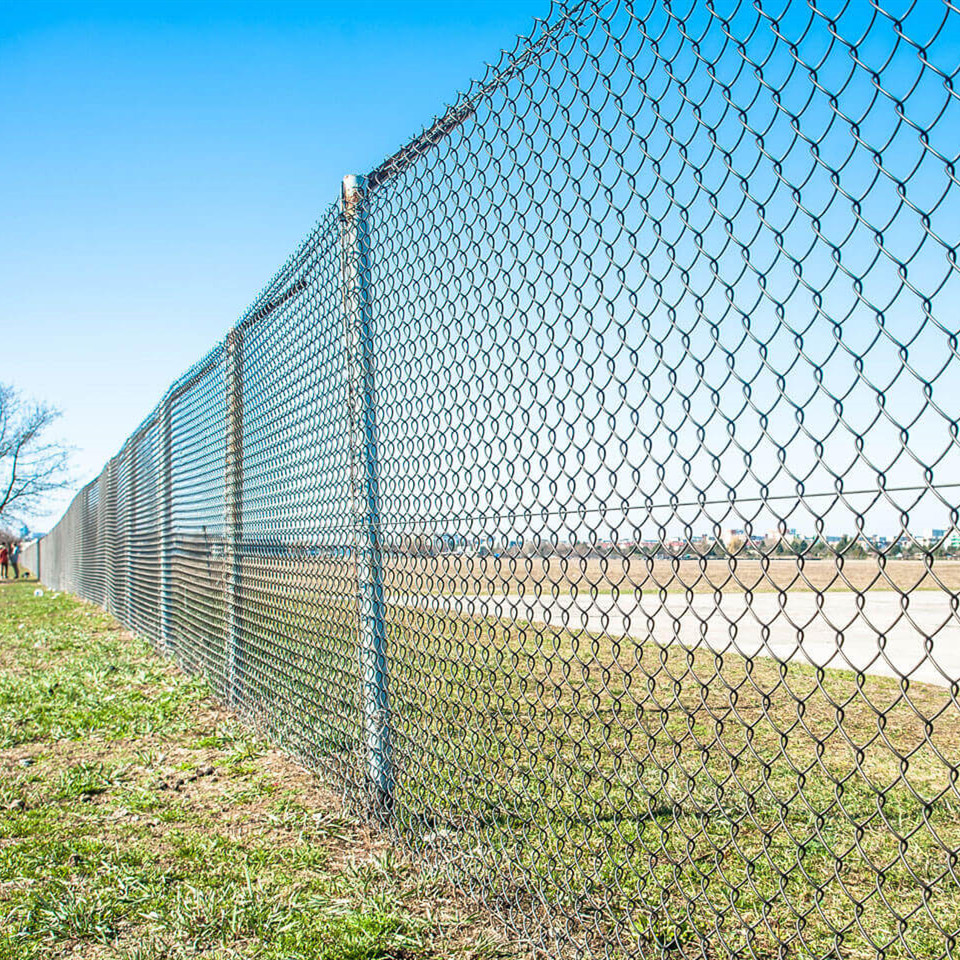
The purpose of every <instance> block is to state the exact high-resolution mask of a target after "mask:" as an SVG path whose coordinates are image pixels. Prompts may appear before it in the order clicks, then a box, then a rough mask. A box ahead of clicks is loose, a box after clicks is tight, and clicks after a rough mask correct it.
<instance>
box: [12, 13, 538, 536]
mask: <svg viewBox="0 0 960 960" xmlns="http://www.w3.org/2000/svg"><path fill="white" fill-rule="evenodd" d="M548 9H549V3H548V2H547V0H446V2H439V0H403V2H401V0H394V2H389V0H386V2H362V0H361V2H355V3H352V4H345V3H339V2H337V3H335V2H325V0H318V2H314V3H289V2H288V3H281V2H271V3H259V2H258V3H186V2H184V3H99V4H98V3H83V4H80V3H75V4H54V3H48V4H44V3H38V2H31V3H2V2H0V143H2V144H3V147H2V149H0V222H2V228H0V333H2V340H0V358H2V365H0V380H3V381H5V382H11V383H13V384H14V385H16V386H18V387H20V388H21V389H22V390H23V391H24V392H25V393H27V394H30V395H33V396H36V397H37V398H40V399H43V400H46V401H49V402H51V403H53V404H55V405H56V406H58V407H59V408H60V409H61V410H62V411H63V414H64V416H63V420H62V421H61V423H60V427H59V429H60V433H61V434H62V436H63V437H64V438H66V439H67V440H68V441H69V442H71V443H73V444H74V445H76V447H77V455H76V475H77V480H78V484H77V486H79V485H80V483H82V482H85V481H87V480H89V479H91V478H92V477H93V476H95V475H96V474H97V473H98V472H99V470H100V468H101V467H102V465H103V463H104V462H105V461H106V460H107V459H108V458H109V457H110V456H112V455H113V454H114V453H116V451H117V450H118V449H119V447H120V445H121V444H122V442H123V440H124V438H125V437H126V436H127V435H128V434H129V433H130V432H131V431H132V430H133V429H134V428H135V427H136V425H137V424H138V423H139V422H140V420H141V419H142V418H143V417H144V416H145V415H146V414H147V413H148V412H149V411H150V410H151V409H152V407H153V406H154V404H155V403H156V401H157V400H158V399H159V398H160V396H161V394H162V393H163V391H164V390H165V388H166V387H167V385H168V384H169V383H170V382H171V381H172V380H173V379H175V378H176V377H177V376H178V375H179V374H180V373H181V372H183V370H184V369H186V368H187V367H188V366H189V365H190V364H191V363H192V362H193V361H194V360H196V359H197V358H199V357H200V356H201V354H203V353H204V352H205V351H206V350H207V349H208V348H209V347H210V346H212V345H213V343H214V342H215V341H216V340H218V339H219V338H220V337H221V336H222V335H223V334H224V332H225V331H226V329H227V328H228V327H229V326H230V324H231V323H232V322H233V321H234V320H235V319H236V318H237V317H238V315H239V314H240V313H241V312H242V311H243V309H244V307H246V306H247V304H248V303H249V302H250V301H251V300H252V299H253V297H254V295H255V294H256V293H257V291H258V290H259V289H260V287H261V286H262V285H263V283H264V282H266V281H267V280H268V279H269V278H270V276H271V275H272V273H273V272H274V270H275V269H276V268H277V267H279V266H280V264H281V263H282V262H283V261H284V259H285V258H286V257H287V255H288V254H289V253H290V252H292V250H293V249H294V247H295V246H296V245H297V243H298V242H299V240H300V239H301V238H302V236H303V235H304V234H306V232H307V231H308V230H309V228H310V227H311V225H312V224H313V222H314V221H315V220H316V218H317V217H318V215H319V213H320V211H321V210H322V209H323V208H324V207H326V206H327V204H329V203H330V202H331V201H333V200H334V199H335V198H336V197H337V194H338V190H339V184H340V180H341V178H342V176H343V175H344V174H345V173H352V172H361V173H362V172H366V171H368V170H370V169H372V168H373V167H374V166H376V165H377V163H378V162H379V161H380V160H382V159H383V158H384V157H386V156H388V155H389V154H391V153H392V152H393V151H394V150H396V149H397V147H399V146H400V145H401V144H402V143H404V142H405V141H406V140H408V139H409V138H410V137H411V136H413V135H414V134H416V133H417V132H418V131H419V130H420V129H421V128H422V127H423V126H424V125H425V124H427V123H429V122H430V120H431V118H432V117H433V116H434V115H435V114H436V113H438V112H442V110H443V108H444V106H445V104H447V103H449V102H451V101H452V100H453V99H454V98H455V96H456V93H457V91H458V90H462V89H465V88H466V86H467V85H468V84H469V82H470V80H471V79H473V78H476V77H479V76H481V75H482V74H483V71H484V63H485V61H488V60H496V59H497V57H498V54H499V51H500V49H501V48H502V47H512V45H513V43H514V40H515V37H516V35H517V34H518V33H529V31H530V28H531V26H532V23H533V17H534V16H544V15H545V14H546V13H547V11H548ZM68 499H69V498H65V499H64V500H62V501H60V502H57V503H55V504H52V505H51V513H50V516H49V517H48V518H44V520H43V522H42V523H39V524H38V526H44V525H45V524H46V523H48V522H49V521H50V520H52V519H55V518H56V517H57V516H58V515H59V513H60V512H61V510H62V509H63V507H64V506H65V505H66V502H67V500H68Z"/></svg>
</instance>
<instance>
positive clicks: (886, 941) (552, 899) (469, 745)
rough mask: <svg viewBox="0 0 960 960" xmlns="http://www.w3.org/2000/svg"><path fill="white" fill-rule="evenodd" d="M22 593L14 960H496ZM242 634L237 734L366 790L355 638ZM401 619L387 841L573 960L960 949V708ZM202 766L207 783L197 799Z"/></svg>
mask: <svg viewBox="0 0 960 960" xmlns="http://www.w3.org/2000/svg"><path fill="white" fill-rule="evenodd" d="M16 589H17V588H14V591H13V592H7V593H6V594H2V593H0V603H3V604H4V606H3V607H0V611H2V613H0V616H3V615H5V614H6V613H7V612H10V613H12V612H13V609H14V606H16V608H17V610H22V611H30V616H33V615H34V612H36V615H37V616H38V617H40V616H44V615H46V614H43V611H45V610H46V611H49V615H50V616H51V617H52V619H53V620H54V621H55V622H56V623H57V624H60V626H59V627H57V628H56V629H51V630H50V635H49V636H46V637H45V638H44V639H42V640H41V644H40V646H39V647H38V646H36V645H35V644H36V642H37V638H38V637H39V636H40V634H35V633H33V632H32V631H33V629H34V627H26V628H25V629H24V631H17V632H12V633H8V631H7V630H4V632H3V636H5V637H6V636H8V635H9V636H11V637H12V641H11V644H10V645H7V646H5V647H2V648H0V658H3V657H6V660H3V661H2V662H0V666H2V665H5V666H6V673H4V674H3V678H2V681H0V732H2V735H3V736H4V737H6V738H7V739H6V741H5V743H6V744H7V745H8V746H11V747H12V748H13V750H14V754H13V755H14V756H15V757H19V755H20V754H19V753H17V751H24V750H29V751H32V753H31V756H35V757H36V764H35V765H34V766H31V767H27V768H20V767H19V766H17V765H16V764H14V763H12V762H11V764H10V765H8V766H9V769H7V768H4V770H5V772H4V777H5V779H4V780H3V787H2V790H3V791H4V794H3V796H2V797H0V806H2V807H3V808H4V810H7V811H9V814H8V813H0V817H7V816H9V817H10V818H12V820H13V821H14V822H16V823H17V824H19V825H20V827H19V829H21V831H23V833H22V839H23V840H24V844H23V846H24V850H25V852H24V854H23V855H24V856H34V855H36V856H37V857H39V858H40V860H39V862H41V863H44V864H45V865H46V868H45V869H46V872H42V871H35V872H34V873H33V874H31V873H30V871H29V869H27V867H26V865H23V866H20V867H17V868H16V869H17V870H19V871H20V872H19V873H16V876H17V877H18V878H19V879H18V880H17V881H16V882H14V883H12V884H11V883H9V882H7V880H6V878H7V876H8V874H7V873H5V872H3V869H4V868H3V867H2V864H3V863H4V861H3V860H2V859H0V884H2V885H0V911H2V910H3V909H5V908H6V905H7V903H8V902H9V903H11V904H12V903H13V901H14V900H17V905H15V906H11V908H10V916H11V917H13V918H15V921H16V924H18V925H19V926H17V927H16V929H18V930H20V931H21V932H20V933H18V936H19V937H20V940H18V941H17V942H16V943H15V944H14V946H13V947H12V948H9V949H8V953H7V954H4V953H2V952H0V960H6V958H7V957H13V956H16V957H20V956H25V957H30V956H31V954H30V953H28V952H17V950H20V949H21V945H22V944H23V943H25V944H38V946H34V947H33V949H35V951H36V950H41V949H47V945H49V943H50V942H51V940H50V937H51V933H50V930H51V929H57V930H58V931H59V933H58V934H57V935H58V936H59V937H60V938H61V939H63V938H67V939H66V941H65V942H70V943H73V942H80V943H83V944H85V945H87V947H88V949H89V950H94V949H96V950H101V951H102V952H101V953H90V956H105V957H112V956H129V957H143V958H156V960H159V957H161V956H163V957H167V956H173V957H178V956H180V955H181V954H179V953H176V952H169V951H177V950H184V951H187V952H186V953H184V954H183V955H184V956H186V955H191V954H190V953H189V951H190V950H194V949H195V948H196V949H206V950H207V954H206V955H209V956H257V957H269V958H273V957H277V958H280V957H284V958H286V957H298V956H303V957H315V956H319V957H324V958H338V960H346V958H353V957H357V958H359V957H365V958H368V960H375V958H378V957H380V958H383V960H386V958H387V957H396V958H411V960H415V958H419V957H425V956H431V955H443V956H454V955H456V951H457V950H458V949H459V950H463V949H468V950H470V949H472V950H474V951H475V952H481V953H482V952H483V951H489V950H490V949H492V948H490V947H487V946H482V947H476V946H471V947H466V948H465V947H463V946H458V944H463V943H470V942H472V941H471V937H465V936H464V935H463V934H462V933H461V932H460V927H458V926H456V923H457V921H456V920H455V919H450V916H449V914H450V911H452V910H453V908H452V906H450V903H451V901H450V900H449V899H448V897H449V895H448V894H447V893H445V892H443V891H444V888H443V887H442V886H441V885H440V884H439V882H438V881H436V880H435V879H428V880H422V879H421V880H417V879H416V876H417V875H416V874H414V873H413V872H412V871H410V869H409V867H407V866H406V865H405V864H403V863H401V862H400V861H396V860H393V859H391V858H390V857H389V856H388V854H387V853H386V848H385V847H384V846H383V845H382V844H379V843H376V842H374V841H373V840H371V839H370V838H369V837H366V835H364V834H363V833H362V831H360V830H359V828H358V827H357V826H356V825H355V824H351V823H350V822H348V821H346V820H343V819H342V818H340V817H338V816H337V815H335V814H332V813H330V810H331V807H330V804H329V800H328V799H321V797H320V794H318V793H317V787H316V785H315V784H314V783H313V781H312V780H310V778H309V777H307V775H306V774H304V773H303V772H302V771H301V772H299V773H298V774H297V775H296V776H293V775H292V774H290V775H287V776H280V777H278V776H277V774H276V773H275V764H276V763H277V762H280V761H279V759H278V755H277V754H276V753H273V752H271V751H268V750H267V748H266V747H265V745H264V744H263V743H262V742H261V741H260V740H258V739H257V738H256V737H254V736H253V735H252V734H251V733H250V731H249V729H248V728H246V727H244V726H243V725H242V724H240V723H238V722H236V721H235V720H231V719H230V718H229V717H227V716H225V715H224V714H222V713H219V714H214V715H213V717H212V718H210V717H208V719H207V720H203V719H202V718H203V716H205V715H208V714H210V713H211V711H210V707H209V705H208V702H207V700H206V691H205V689H204V687H203V685H202V684H201V683H200V682H199V681H197V680H190V679H187V678H186V677H183V676H181V675H179V674H177V673H175V672H174V671H173V670H171V669H170V668H169V667H168V666H167V665H165V664H164V663H163V662H162V661H160V660H158V659H157V658H155V657H154V656H153V655H152V653H151V652H150V651H149V650H148V649H147V648H146V647H143V646H141V645H139V644H137V643H135V642H132V641H130V640H129V639H128V638H126V637H124V636H123V635H122V634H120V633H118V632H117V630H116V627H115V625H114V624H113V623H112V621H110V620H109V619H108V618H106V617H103V616H102V615H100V614H99V613H97V612H95V611H92V610H91V609H90V608H89V607H84V606H81V605H78V604H76V603H73V602H72V601H69V600H66V599H64V598H58V599H55V600H50V599H49V598H45V599H44V601H43V602H42V603H34V601H33V598H32V596H29V595H28V594H27V593H21V594H19V595H18V594H16ZM8 602H9V603H10V604H12V606H10V607H9V611H8V608H7V606H6V604H7V603H8ZM31 605H33V606H31ZM243 609H244V616H245V618H246V620H245V634H244V636H245V643H246V648H245V651H244V656H245V658H246V660H245V663H246V666H247V673H246V676H245V679H244V687H243V689H244V697H245V699H246V702H247V704H254V703H255V704H256V708H257V709H256V713H257V717H258V718H259V719H260V720H261V722H263V723H264V725H265V726H266V728H267V729H268V731H269V732H270V734H271V736H272V737H273V738H275V740H276V741H277V742H279V743H281V744H282V745H283V746H284V748H285V749H288V750H290V751H293V752H294V753H300V754H302V755H304V756H308V757H310V758H311V759H312V760H313V761H315V762H317V763H318V764H321V765H330V764H334V765H335V764H337V763H342V764H345V765H346V768H347V769H350V770H352V771H353V772H354V774H355V773H356V765H357V763H358V762H359V753H358V749H359V743H360V742H361V739H362V738H361V734H360V730H359V705H358V702H357V690H358V688H359V675H358V667H357V658H356V649H355V642H356V641H355V638H354V637H353V635H352V634H351V633H350V626H349V623H348V622H347V621H348V617H347V614H348V613H349V611H346V613H345V609H340V608H338V607H336V604H335V602H334V601H331V600H330V599H323V598H320V597H317V596H312V595H311V594H309V593H306V592H304V591H303V590H301V589H299V588H296V589H290V590H289V591H288V595H287V594H284V591H283V588H282V587H281V586H280V585H276V584H274V585H272V586H271V585H268V584H264V585H263V587H262V589H260V590H259V592H255V591H253V590H251V591H250V595H249V596H248V597H247V598H245V604H244V608H243ZM389 616H390V624H389V637H388V640H389V644H390V657H391V695H392V705H393V713H394V724H395V734H396V735H395V743H394V747H395V757H396V772H397V794H396V827H397V828H398V832H399V834H400V835H401V836H402V837H404V838H405V840H406V842H407V843H408V844H409V845H410V846H411V847H413V848H414V850H415V852H416V853H417V854H419V855H422V857H423V859H424V860H425V861H426V862H428V863H431V862H437V861H442V862H444V863H446V864H447V866H448V868H449V869H452V870H453V871H454V872H455V873H456V874H457V876H458V878H459V879H460V880H461V881H462V882H463V883H465V884H466V885H468V886H470V887H471V888H472V889H477V890H481V891H484V893H485V895H486V898H487V901H488V902H489V903H490V904H491V905H492V906H493V907H494V908H496V909H497V910H499V912H500V913H502V914H504V915H506V916H507V917H509V918H510V919H512V920H513V921H515V922H516V923H517V924H518V925H519V926H521V927H522V928H524V929H525V930H526V931H527V932H528V933H530V934H531V935H533V936H534V937H536V938H537V939H541V940H542V941H543V942H544V943H546V944H547V945H548V946H549V945H550V944H553V945H554V946H553V951H554V953H555V954H556V955H560V954H561V949H563V950H565V951H568V952H569V955H571V956H583V955H587V954H588V953H589V951H591V950H592V951H593V953H594V955H598V956H611V957H613V956H618V957H619V956H622V957H629V956H637V955H641V954H642V955H646V956H651V957H664V958H668V960H672V958H681V957H683V958H686V957H707V958H711V960H712V958H720V957H726V958H730V957H737V958H739V957H748V956H753V957H758V958H765V957H768V956H769V957H773V956H776V957H784V958H798V960H799V958H824V960H826V958H830V960H837V958H844V960H846V958H850V960H867V958H881V957H882V958H883V960H895V958H921V960H934V958H939V957H942V956H947V955H949V954H948V951H949V950H950V949H952V948H951V946H950V944H951V943H952V942H954V941H955V940H957V939H958V938H960V883H958V881H957V876H958V875H960V789H958V787H960V776H958V770H960V709H958V704H957V702H956V700H954V699H953V698H952V697H951V692H950V691H949V690H947V689H944V688H940V687H934V686H929V685H924V684H911V685H909V688H907V689H904V688H903V687H901V686H900V685H899V684H898V683H897V682H896V681H894V680H891V679H887V678H882V677H873V676H870V677H857V676H856V675H855V674H853V673H849V672H843V671H837V670H829V671H817V670H815V669H813V668H810V667H807V666H804V665H802V664H798V663H789V664H781V663H778V662H777V661H775V660H772V659H764V658H756V659H754V660H746V659H744V658H742V657H739V656H737V655H736V654H732V653H730V654H724V655H722V656H720V655H717V654H714V653H712V652H710V651H707V650H688V649H684V648H681V647H678V646H661V645H659V644H657V643H654V642H651V641H644V642H640V641H634V640H626V639H624V640H621V641H617V640H615V639H612V638H609V637H603V636H595V635H590V634H585V633H581V634H572V633H570V632H566V631H562V630H554V629H547V628H545V627H542V626H535V625H526V624H522V623H506V622H498V621H496V620H493V619H489V620H480V619H469V618H457V617H451V616H439V615H434V614H430V613H427V612H424V611H418V610H415V609H412V608H392V609H391V610H390V613H389ZM25 617H26V615H25V613H21V612H18V613H16V614H15V615H12V616H11V617H8V619H7V621H6V622H8V623H10V624H14V623H15V622H16V621H17V620H18V619H20V620H24V619H25ZM4 622H5V621H2V620H0V629H2V628H3V624H4ZM35 628H36V629H37V630H39V631H42V630H43V629H46V628H45V627H44V625H43V623H41V622H40V621H38V622H37V623H36V627H35ZM74 628H76V631H77V633H76V639H75V640H74V641H71V642H66V641H65V640H64V637H65V636H69V635H70V631H71V630H72V629H74ZM91 633H92V634H94V636H92V637H91V636H89V634H91ZM64 643H66V646H61V647H60V648H58V647H57V645H58V644H61V645H63V644H64ZM58 649H59V652H55V653H51V651H57V650H58ZM11 651H13V653H12V655H11ZM58 664H59V665H58ZM64 664H68V665H69V666H63V665H64ZM60 674H63V676H60ZM24 684H26V685H27V686H26V687H24ZM94 687H95V688H96V690H93V689H91V688H94ZM96 691H99V692H96ZM109 695H115V697H116V699H115V700H111V701H108V703H109V704H113V703H116V706H115V708H113V707H110V706H107V705H105V702H104V700H105V696H109ZM134 701H136V702H137V703H142V704H143V709H142V712H141V711H138V709H136V708H135V706H134ZM39 703H44V704H46V707H45V708H44V709H40V708H39V706H38V704H39ZM91 743H95V744H97V745H98V746H97V747H96V749H94V750H93V751H92V752H91V749H90V744H91ZM71 745H73V746H74V747H76V749H75V750H74V749H72V747H71ZM268 760H269V763H268ZM204 763H212V764H213V765H214V766H215V767H216V770H217V772H218V773H217V777H216V778H215V779H216V783H214V782H213V781H214V778H211V777H200V778H198V779H197V778H193V772H195V771H196V770H197V768H198V766H199V765H200V764H204ZM43 764H55V765H52V766H50V768H49V769H47V768H45V767H44V766H43ZM288 769H290V770H294V769H296V768H293V767H291V766H290V765H289V764H288ZM36 778H39V779H36ZM161 779H162V781H163V782H164V783H165V784H166V785H167V788H166V789H161V788H160V787H159V786H158V781H159V780H161ZM178 780H183V781H184V782H183V783H182V785H180V786H179V787H176V784H177V781H178ZM171 784H172V785H173V786H171ZM210 791H213V792H214V797H215V799H213V798H211V797H210V795H209V792H210ZM38 798H41V799H40V802H38ZM324 804H326V806H324ZM60 810H67V811H69V812H70V816H71V818H72V819H71V820H70V824H71V827H70V830H69V831H68V832H66V834H65V831H64V830H63V828H62V824H61V822H60V819H59V817H60V813H59V811H60ZM321 810H322V811H323V812H322V815H321V816H319V818H318V817H317V813H318V812H319V811H321ZM109 811H112V813H109V816H107V814H108V812H109ZM104 818H106V819H107V820H108V822H109V823H110V825H111V827H110V828H111V831H112V833H111V837H113V839H112V840H110V841H109V842H106V843H104V841H103V822H104ZM5 822H6V821H5V820H3V819H0V831H2V830H4V829H6V827H5V826H4V824H5ZM251 823H252V824H254V826H253V827H252V828H250V829H248V825H249V824H251ZM211 824H215V826H212V825H211ZM151 825H153V826H151ZM65 835H66V836H69V837H71V838H75V839H72V840H71V841H70V843H67V844H66V845H64V844H65V840H64V836H65ZM120 835H123V836H124V837H129V838H130V842H129V843H127V841H126V840H124V841H123V842H122V843H121V842H120V841H119V840H117V837H118V836H120ZM5 836H6V835H5V834H3V833H2V832H0V858H2V857H5V856H7V855H8V848H9V844H8V843H7V841H6V839H5ZM45 838H46V839H45ZM351 838H353V839H351ZM358 838H359V839H360V841H361V843H367V844H370V845H372V847H373V849H372V851H371V852H370V855H369V856H367V857H366V859H364V858H362V857H360V858H357V857H351V856H345V855H344V853H343V851H344V849H350V844H351V843H356V842H358ZM364 838H365V839H364ZM47 841H49V843H50V844H51V846H50V849H49V850H48V851H47V852H46V853H42V852H41V848H42V846H43V844H44V843H45V842H47ZM84 844H86V845H85V846H84ZM158 851H160V852H159V853H158ZM118 857H125V858H126V859H125V860H123V862H122V863H117V862H116V860H117V858H118ZM51 864H55V865H56V867H55V868H53V867H51ZM88 865H89V866H88ZM111 877H113V878H115V879H113V880H110V878H111ZM121 878H123V879H121ZM57 884H59V886H57ZM51 885H53V886H51ZM41 894H42V896H41ZM35 896H36V898H39V899H35ZM17 898H19V900H18V899H17ZM437 902H440V903H444V904H447V906H446V907H445V908H444V909H443V910H440V911H439V912H438V911H437V908H436V906H435V905H436V903H437ZM51 904H55V905H56V906H55V907H51ZM290 917H293V918H295V923H294V924H293V926H288V925H287V920H289V918H290ZM0 918H2V914H0ZM31 924H32V925H33V926H31ZM451 924H453V926H452V927H451ZM0 929H3V926H2V925H0ZM34 930H35V931H36V932H30V931H34ZM451 930H452V931H453V932H452V933H450V934H449V935H450V936H451V937H452V943H453V946H450V945H449V944H447V943H443V941H442V936H443V935H444V932H445V931H447V932H449V931H451ZM23 931H27V932H26V933H24V932H23ZM4 936H7V937H8V938H9V937H10V934H7V933H2V934H0V944H3V943H4V941H3V939H2V938H3V937H4ZM471 936H472V935H471ZM304 937H306V939H303V938H304ZM438 937H439V938H441V939H440V940H438ZM31 938H33V939H31ZM70 938H73V939H70ZM81 938H82V939H81ZM310 938H313V940H312V941H311V940H310ZM311 943H317V944H320V946H310V944H311ZM305 944H306V946H305ZM438 944H442V945H439V946H438ZM204 945H206V946H204ZM331 945H334V946H331ZM311 949H313V950H314V952H313V953H311V952H309V950H311ZM151 950H152V951H153V952H152V953H151V952H150V951H151ZM164 950H167V951H168V952H166V953H165V952H163V951H164ZM298 950H301V951H302V952H300V953H298V952H297V951H298ZM0 951H2V947H0ZM10 951H12V952H10ZM109 951H113V952H109ZM118 951H119V952H118ZM122 951H126V952H122ZM218 951H219V952H218ZM230 951H233V952H232V953H231V952H230ZM244 951H246V952H244ZM324 951H326V952H324ZM336 951H339V952H336ZM377 951H381V952H379V953H378V952H377ZM431 951H432V953H431ZM32 955H34V956H39V955H43V954H42V953H36V952H35V953H34V954H32ZM51 955H53V954H51ZM564 955H567V954H566V953H564ZM81 956H82V954H81Z"/></svg>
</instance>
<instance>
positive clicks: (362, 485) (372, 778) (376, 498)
mask: <svg viewBox="0 0 960 960" xmlns="http://www.w3.org/2000/svg"><path fill="white" fill-rule="evenodd" d="M366 187H367V183H366V179H365V178H364V177H358V176H347V177H344V178H343V194H342V215H343V221H342V241H343V305H344V319H345V321H346V324H347V343H348V350H349V355H350V361H349V362H350V363H351V367H352V370H351V378H350V382H351V391H350V418H351V454H352V459H353V461H354V462H353V463H352V464H351V476H352V480H353V504H354V511H355V522H356V531H357V532H356V536H357V591H358V601H359V618H360V624H359V625H360V672H361V686H362V699H363V732H364V741H365V745H366V776H367V781H368V785H369V787H370V792H371V797H372V800H373V804H374V807H375V812H376V813H377V814H378V815H379V816H380V817H381V818H386V817H387V816H389V814H390V811H391V810H392V808H393V787H394V779H393V756H392V742H391V741H392V736H391V719H390V698H389V690H388V671H387V628H386V609H385V606H384V598H383V549H382V542H381V536H380V490H379V472H380V467H379V450H378V444H377V410H376V381H375V377H376V371H375V363H374V345H373V336H372V324H371V320H372V318H371V310H370V264H369V234H368V227H367V202H366V196H365V194H366ZM357 461H359V462H357Z"/></svg>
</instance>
